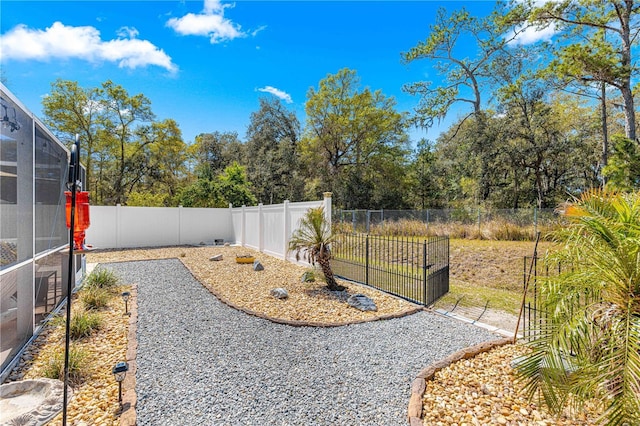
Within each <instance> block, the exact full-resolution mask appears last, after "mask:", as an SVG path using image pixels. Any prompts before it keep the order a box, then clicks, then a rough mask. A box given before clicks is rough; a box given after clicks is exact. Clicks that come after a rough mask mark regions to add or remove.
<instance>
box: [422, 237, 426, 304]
mask: <svg viewBox="0 0 640 426" xmlns="http://www.w3.org/2000/svg"><path fill="white" fill-rule="evenodd" d="M422 298H423V302H422V303H423V304H424V306H427V240H424V241H423V242H422Z"/></svg>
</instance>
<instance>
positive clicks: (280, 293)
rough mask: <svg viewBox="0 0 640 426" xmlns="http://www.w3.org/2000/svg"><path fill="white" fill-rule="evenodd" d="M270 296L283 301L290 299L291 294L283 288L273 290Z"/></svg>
mask: <svg viewBox="0 0 640 426" xmlns="http://www.w3.org/2000/svg"><path fill="white" fill-rule="evenodd" d="M270 294H271V295H272V296H273V297H275V298H276V299H281V300H282V299H286V298H288V297H289V292H287V290H286V289H284V288H282V287H278V288H273V289H271V291H270Z"/></svg>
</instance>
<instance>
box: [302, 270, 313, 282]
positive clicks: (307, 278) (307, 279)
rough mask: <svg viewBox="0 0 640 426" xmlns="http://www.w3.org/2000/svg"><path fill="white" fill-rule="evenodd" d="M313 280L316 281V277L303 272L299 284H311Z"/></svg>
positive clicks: (309, 272)
mask: <svg viewBox="0 0 640 426" xmlns="http://www.w3.org/2000/svg"><path fill="white" fill-rule="evenodd" d="M315 280H316V277H315V276H314V274H313V272H311V271H307V272H305V273H304V274H302V277H301V278H300V282H303V283H312V282H314V281H315Z"/></svg>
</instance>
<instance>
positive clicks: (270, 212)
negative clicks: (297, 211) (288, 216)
mask: <svg viewBox="0 0 640 426" xmlns="http://www.w3.org/2000/svg"><path fill="white" fill-rule="evenodd" d="M283 207H284V205H283V204H277V205H274V206H263V207H262V223H263V225H264V226H263V228H262V235H263V243H264V245H263V250H264V251H265V253H268V254H271V255H274V256H279V257H284V254H285V253H286V247H285V246H284V225H285V222H284V219H285V217H284V215H285V212H284V210H285V209H284V208H283Z"/></svg>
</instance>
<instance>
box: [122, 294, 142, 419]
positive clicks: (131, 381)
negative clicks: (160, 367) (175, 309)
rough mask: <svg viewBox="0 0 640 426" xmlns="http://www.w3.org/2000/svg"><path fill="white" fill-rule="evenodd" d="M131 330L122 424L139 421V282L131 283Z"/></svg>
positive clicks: (128, 337) (128, 338)
mask: <svg viewBox="0 0 640 426" xmlns="http://www.w3.org/2000/svg"><path fill="white" fill-rule="evenodd" d="M129 313H130V314H131V315H130V316H129V331H128V334H127V354H126V356H125V358H126V362H127V364H129V370H128V371H127V376H126V377H125V379H124V382H123V385H124V388H125V392H124V395H123V396H122V411H121V412H120V426H135V425H136V423H137V416H136V404H137V401H138V398H137V394H136V370H137V363H136V359H137V357H138V336H137V332H138V284H135V283H134V284H131V298H130V299H129Z"/></svg>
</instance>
